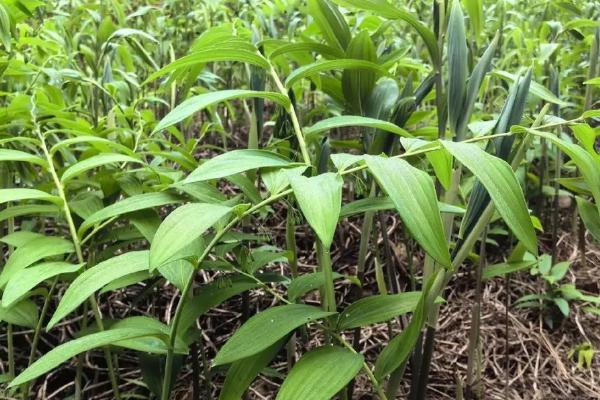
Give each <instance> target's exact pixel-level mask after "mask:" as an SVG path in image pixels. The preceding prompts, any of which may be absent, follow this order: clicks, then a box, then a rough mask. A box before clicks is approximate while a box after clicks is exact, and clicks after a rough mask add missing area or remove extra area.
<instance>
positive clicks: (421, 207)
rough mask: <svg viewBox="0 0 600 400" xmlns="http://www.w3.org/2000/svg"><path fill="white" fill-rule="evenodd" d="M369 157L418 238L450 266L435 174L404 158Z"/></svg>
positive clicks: (371, 164)
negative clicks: (432, 174)
mask: <svg viewBox="0 0 600 400" xmlns="http://www.w3.org/2000/svg"><path fill="white" fill-rule="evenodd" d="M365 160H366V162H367V166H368V167H369V170H370V171H371V173H372V174H373V176H375V179H377V182H378V183H379V185H380V186H381V187H382V188H383V190H385V191H386V192H387V194H388V195H389V196H390V199H392V201H393V202H394V205H395V206H396V210H397V211H398V213H399V214H400V217H401V218H402V221H403V222H404V224H405V225H406V227H407V229H408V230H409V231H410V233H411V235H412V236H413V237H414V239H415V240H416V241H417V242H418V243H419V245H421V247H423V249H424V250H425V251H426V252H427V253H428V254H429V255H430V256H431V257H433V259H434V260H436V261H437V262H439V263H440V264H442V265H445V266H449V265H450V252H449V251H448V244H447V242H446V237H445V235H444V229H443V226H442V218H441V216H440V210H439V208H438V203H437V196H436V193H435V187H434V186H433V181H432V179H431V177H430V176H429V175H428V174H427V173H426V172H423V171H421V170H419V169H417V168H415V167H413V166H412V165H410V164H409V163H408V162H406V161H404V160H401V159H394V158H383V157H379V156H367V157H366V158H365Z"/></svg>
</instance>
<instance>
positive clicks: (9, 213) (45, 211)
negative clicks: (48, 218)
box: [0, 204, 59, 221]
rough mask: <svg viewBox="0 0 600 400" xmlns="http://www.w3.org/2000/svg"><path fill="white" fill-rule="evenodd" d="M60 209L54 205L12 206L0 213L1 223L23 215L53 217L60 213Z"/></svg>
mask: <svg viewBox="0 0 600 400" xmlns="http://www.w3.org/2000/svg"><path fill="white" fill-rule="evenodd" d="M58 211H59V208H58V207H57V206H55V205H53V204H24V205H22V206H12V207H8V208H5V209H4V210H2V211H0V221H4V220H7V219H9V218H11V217H12V218H15V217H21V216H23V215H37V214H41V215H51V214H56V213H58Z"/></svg>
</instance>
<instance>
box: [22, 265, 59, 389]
mask: <svg viewBox="0 0 600 400" xmlns="http://www.w3.org/2000/svg"><path fill="white" fill-rule="evenodd" d="M58 277H59V275H57V276H56V277H55V278H54V279H53V280H52V284H51V285H50V289H48V295H47V296H46V298H45V299H44V305H43V306H42V311H41V312H40V316H39V318H38V322H37V325H36V326H35V330H34V332H33V340H32V341H31V351H30V352H29V360H28V362H27V366H28V367H29V366H30V365H31V364H32V363H33V359H34V358H35V353H36V352H37V346H38V343H39V341H40V336H41V333H42V328H43V326H44V318H45V317H46V313H47V312H48V307H49V306H50V299H51V298H52V294H53V293H54V289H55V288H56V284H57V283H58ZM30 383H31V382H26V383H24V384H23V390H22V391H23V399H24V400H25V399H27V398H29V387H30Z"/></svg>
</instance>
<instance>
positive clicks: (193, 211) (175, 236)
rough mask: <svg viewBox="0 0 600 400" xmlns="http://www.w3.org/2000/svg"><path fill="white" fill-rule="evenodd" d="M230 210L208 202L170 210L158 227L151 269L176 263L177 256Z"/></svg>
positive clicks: (151, 252) (152, 246)
mask: <svg viewBox="0 0 600 400" xmlns="http://www.w3.org/2000/svg"><path fill="white" fill-rule="evenodd" d="M231 210H232V209H231V208H230V207H226V206H222V205H218V204H210V203H190V204H186V205H183V206H181V207H179V208H177V209H176V210H175V211H173V212H172V213H171V214H169V215H168V216H167V218H165V220H164V221H163V222H162V224H160V226H159V227H158V230H157V231H156V234H155V235H154V240H153V241H152V244H151V246H150V270H151V271H152V270H154V269H155V268H158V267H160V266H161V265H163V264H165V263H167V262H169V261H175V260H176V259H177V258H173V257H176V256H177V253H178V252H179V251H181V250H182V249H184V248H185V247H186V246H187V245H189V244H190V243H192V242H193V241H194V240H196V239H197V238H199V237H200V236H202V235H203V234H204V232H206V231H207V230H208V229H209V228H210V227H212V226H213V225H214V224H216V223H217V222H218V221H219V220H220V219H221V218H223V217H224V216H226V215H227V214H228V213H229V212H231Z"/></svg>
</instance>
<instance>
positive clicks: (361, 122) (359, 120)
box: [304, 115, 412, 137]
mask: <svg viewBox="0 0 600 400" xmlns="http://www.w3.org/2000/svg"><path fill="white" fill-rule="evenodd" d="M346 126H364V127H367V128H376V129H380V130H382V131H386V132H392V133H395V134H396V135H399V136H406V137H411V136H412V135H411V134H410V133H408V132H407V131H405V130H404V129H402V128H400V127H399V126H397V125H395V124H393V123H391V122H388V121H383V120H380V119H376V118H368V117H361V116H358V115H340V116H337V117H332V118H327V119H324V120H321V121H319V122H317V123H316V124H314V125H312V126H309V127H308V128H304V134H305V135H307V136H308V135H314V134H317V133H320V132H324V131H328V130H331V129H335V128H342V127H346Z"/></svg>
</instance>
